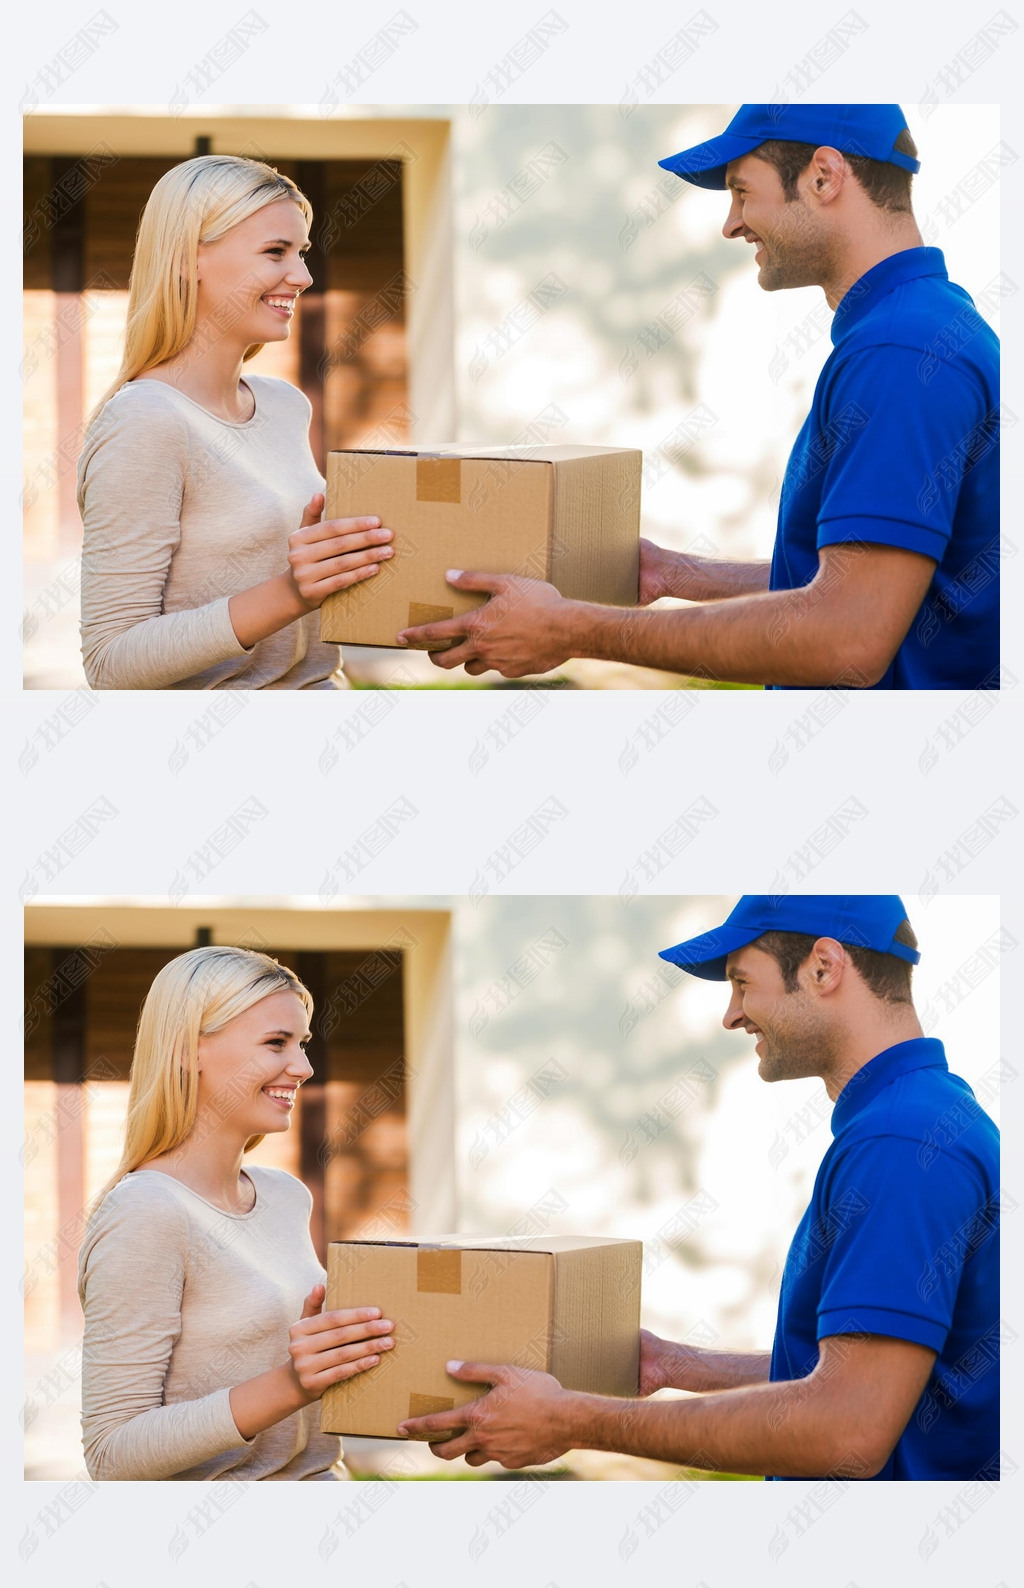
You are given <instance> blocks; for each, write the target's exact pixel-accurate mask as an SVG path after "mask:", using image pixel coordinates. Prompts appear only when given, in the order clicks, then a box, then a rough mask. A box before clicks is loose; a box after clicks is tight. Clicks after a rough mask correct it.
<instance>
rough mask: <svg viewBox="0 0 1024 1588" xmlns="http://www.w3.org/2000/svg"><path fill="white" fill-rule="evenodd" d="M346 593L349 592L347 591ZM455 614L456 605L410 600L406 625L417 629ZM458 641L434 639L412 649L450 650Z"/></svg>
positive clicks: (368, 581)
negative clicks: (435, 605)
mask: <svg viewBox="0 0 1024 1588" xmlns="http://www.w3.org/2000/svg"><path fill="white" fill-rule="evenodd" d="M385 566H386V564H385ZM363 582H364V583H365V584H371V583H372V580H370V579H366V580H364V581H363ZM352 588H353V589H356V588H358V587H357V586H353V587H352ZM345 593H346V595H347V594H348V592H347V591H346V592H345ZM454 615H455V608H454V607H432V606H429V605H428V604H427V603H426V602H425V601H410V602H409V618H408V621H407V623H406V627H407V628H410V629H415V628H419V626H420V624H421V623H443V622H444V620H445V618H450V617H454ZM458 643H459V642H458V640H432V641H430V643H429V644H424V643H422V642H421V643H420V644H419V645H413V646H412V647H411V649H412V650H414V651H450V650H451V648H452V646H453V645H458Z"/></svg>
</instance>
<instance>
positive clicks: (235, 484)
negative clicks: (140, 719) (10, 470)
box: [78, 375, 346, 689]
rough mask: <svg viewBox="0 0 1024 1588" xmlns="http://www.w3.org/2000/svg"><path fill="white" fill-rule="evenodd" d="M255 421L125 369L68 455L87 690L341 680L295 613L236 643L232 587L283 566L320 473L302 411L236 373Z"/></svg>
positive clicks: (267, 385)
mask: <svg viewBox="0 0 1024 1588" xmlns="http://www.w3.org/2000/svg"><path fill="white" fill-rule="evenodd" d="M245 384H246V385H247V386H249V387H250V389H251V390H252V393H253V396H254V398H255V403H256V408H255V412H254V414H253V416H252V418H251V419H249V420H246V421H245V422H244V423H239V424H236V423H233V422H232V421H230V420H227V419H219V418H218V417H217V416H216V414H212V413H209V412H207V410H206V409H205V408H203V407H201V406H200V405H199V404H198V403H196V402H193V400H192V399H191V398H190V397H186V396H185V394H184V393H183V392H181V391H178V389H177V388H176V387H174V386H168V385H167V384H166V383H165V382H164V381H159V380H144V379H143V380H134V381H129V382H128V384H127V385H126V386H122V388H121V390H120V391H119V392H117V393H116V395H115V396H113V397H111V399H110V401H109V402H107V403H106V404H105V405H104V407H103V409H102V411H101V412H100V414H99V416H98V417H97V419H96V420H95V422H94V423H93V425H92V426H91V427H90V429H89V432H88V434H87V436H86V439H85V445H84V447H83V449H82V453H81V456H80V458H79V462H78V506H79V510H80V512H81V514H82V523H83V527H84V538H83V544H82V657H83V661H84V664H85V675H86V678H87V680H88V682H89V683H90V684H91V685H92V687H93V688H94V689H344V688H345V687H346V682H345V679H344V676H343V674H342V673H341V648H340V646H338V645H327V644H325V643H324V642H323V641H322V640H321V639H320V638H319V625H320V615H319V613H318V612H310V613H307V614H306V616H305V617H301V618H298V619H296V621H295V622H294V623H289V624H288V625H287V626H286V627H285V628H283V629H279V630H278V631H277V633H276V634H271V635H269V636H268V637H267V638H266V639H265V640H258V641H257V642H256V644H255V645H252V646H250V647H249V648H248V649H246V648H245V647H244V646H242V645H240V644H239V643H238V640H237V639H236V637H235V632H234V629H233V628H232V627H231V621H230V619H229V617H228V599H229V597H230V596H233V595H237V594H239V593H240V592H241V591H243V590H247V589H249V588H250V587H251V586H253V585H257V584H260V583H262V581H263V580H264V579H271V578H274V577H275V576H276V575H278V574H282V573H286V572H287V569H288V536H289V535H290V534H291V533H292V531H293V530H296V529H298V527H299V524H300V523H301V521H302V510H303V508H304V507H305V506H306V504H307V503H308V501H309V499H310V497H311V496H312V495H313V494H314V492H316V491H322V490H323V489H324V481H323V478H322V476H321V474H320V473H319V471H318V469H317V467H316V464H315V462H314V460H313V455H312V453H311V451H310V447H309V423H310V416H311V413H312V409H311V407H310V403H309V399H308V398H307V397H306V395H305V393H304V392H301V391H299V390H298V388H297V387H295V386H291V385H289V384H288V382H287V381H283V380H275V379H273V378H271V377H270V376H266V375H247V376H246V377H245Z"/></svg>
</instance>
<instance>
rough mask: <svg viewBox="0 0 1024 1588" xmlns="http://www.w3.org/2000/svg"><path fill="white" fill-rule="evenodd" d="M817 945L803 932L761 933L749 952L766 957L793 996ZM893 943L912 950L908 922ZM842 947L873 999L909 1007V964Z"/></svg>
mask: <svg viewBox="0 0 1024 1588" xmlns="http://www.w3.org/2000/svg"><path fill="white" fill-rule="evenodd" d="M817 941H818V938H817V937H813V936H811V935H810V934H809V933H807V932H765V933H764V934H763V936H761V937H759V938H758V939H757V941H756V942H755V943H751V945H750V946H751V948H759V949H761V951H762V952H763V953H765V954H770V955H771V957H772V959H773V960H774V961H775V963H776V965H778V967H779V970H780V971H781V972H782V982H783V986H784V987H785V989H786V991H787V992H796V990H797V987H798V985H799V982H798V978H797V972H798V971H799V969H800V966H801V965H803V964H804V963H805V961H806V959H807V956H808V955H809V954H810V952H811V949H812V948H813V947H814V945H815V943H816V942H817ZM894 941H895V942H897V943H902V944H903V945H904V947H905V948H916V947H917V938H916V937H915V936H914V929H913V927H912V926H911V924H910V922H909V921H902V922H901V923H900V925H899V926H898V927H897V929H896V932H895V934H894ZM843 947H844V948H845V950H846V952H847V953H848V954H849V956H850V958H851V959H852V961H853V965H854V969H855V970H856V971H857V974H858V975H859V976H860V977H861V979H862V980H863V981H865V982H866V983H867V985H868V987H869V988H870V989H871V991H872V992H873V993H874V995H875V997H876V998H883V999H884V1000H885V1002H886V1003H891V1004H909V1003H911V1002H913V1000H912V998H911V994H910V978H911V973H912V971H913V969H914V967H913V965H911V964H910V962H909V960H905V959H900V958H899V956H898V955H896V954H880V953H879V952H878V951H877V949H873V948H859V947H858V946H857V945H856V944H855V943H844V944H843Z"/></svg>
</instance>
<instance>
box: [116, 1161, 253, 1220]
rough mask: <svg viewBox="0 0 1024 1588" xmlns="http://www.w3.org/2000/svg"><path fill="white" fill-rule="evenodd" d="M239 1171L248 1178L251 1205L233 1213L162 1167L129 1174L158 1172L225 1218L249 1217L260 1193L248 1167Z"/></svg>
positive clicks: (137, 1170) (138, 1170)
mask: <svg viewBox="0 0 1024 1588" xmlns="http://www.w3.org/2000/svg"><path fill="white" fill-rule="evenodd" d="M241 1172H242V1174H244V1175H245V1178H246V1179H247V1180H248V1182H249V1184H250V1185H251V1186H252V1191H253V1204H252V1207H251V1208H248V1209H247V1210H246V1212H244V1213H233V1212H232V1211H231V1209H230V1208H222V1207H221V1206H220V1204H219V1203H218V1202H211V1201H210V1199H209V1198H208V1197H204V1196H202V1195H201V1194H200V1193H199V1192H198V1191H193V1189H192V1187H191V1186H190V1185H186V1184H185V1182H184V1180H179V1179H178V1177H177V1176H176V1175H173V1174H167V1173H165V1171H164V1170H163V1169H133V1170H132V1171H131V1174H132V1175H136V1174H158V1175H159V1176H160V1177H161V1179H163V1180H170V1181H171V1182H172V1183H173V1184H174V1185H177V1186H180V1187H181V1189H182V1190H183V1191H187V1192H188V1194H189V1196H192V1197H195V1199H196V1201H197V1202H202V1204H203V1205H204V1207H208V1208H212V1210H213V1212H214V1213H220V1214H222V1215H223V1217H224V1218H226V1219H251V1218H252V1216H253V1214H254V1213H256V1212H257V1210H258V1209H259V1206H260V1194H259V1191H258V1189H257V1187H256V1182H255V1180H254V1179H253V1177H252V1175H251V1174H250V1173H249V1171H248V1169H243V1170H242V1171H241ZM130 1178H131V1175H126V1176H125V1179H130Z"/></svg>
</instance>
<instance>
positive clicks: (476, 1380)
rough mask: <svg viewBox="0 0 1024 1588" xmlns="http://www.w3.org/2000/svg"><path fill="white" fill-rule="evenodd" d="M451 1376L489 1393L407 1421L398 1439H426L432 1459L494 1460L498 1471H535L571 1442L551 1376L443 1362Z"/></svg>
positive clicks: (562, 1394) (562, 1399)
mask: <svg viewBox="0 0 1024 1588" xmlns="http://www.w3.org/2000/svg"><path fill="white" fill-rule="evenodd" d="M447 1366H448V1372H449V1374H450V1375H451V1377H452V1378H457V1379H462V1380H463V1381H465V1382H468V1383H471V1384H490V1385H491V1386H492V1388H491V1390H490V1392H489V1393H488V1394H486V1395H483V1396H481V1398H480V1399H479V1400H476V1401H470V1402H469V1404H468V1405H466V1406H456V1407H455V1408H454V1410H453V1411H450V1412H432V1413H431V1415H430V1416H429V1417H410V1418H406V1420H405V1422H402V1423H399V1425H398V1432H399V1435H400V1436H402V1437H404V1438H408V1439H427V1440H429V1441H430V1442H431V1443H430V1448H431V1450H432V1451H433V1453H434V1455H435V1456H440V1457H441V1458H442V1459H443V1460H444V1461H453V1460H454V1459H455V1457H456V1456H465V1458H466V1462H467V1464H468V1465H469V1466H471V1467H480V1466H482V1465H483V1463H484V1462H485V1461H500V1462H501V1465H502V1466H503V1467H512V1468H515V1469H519V1468H520V1467H535V1466H540V1465H542V1464H543V1463H544V1462H545V1461H555V1460H556V1459H557V1458H558V1457H559V1456H564V1455H565V1452H566V1451H567V1450H568V1449H569V1448H570V1444H571V1441H570V1440H568V1439H567V1438H566V1437H564V1436H563V1432H562V1428H561V1427H560V1422H561V1420H562V1414H564V1409H565V1407H566V1405H567V1404H568V1402H569V1400H570V1398H571V1397H570V1395H569V1392H568V1391H567V1390H564V1389H563V1388H562V1386H561V1385H560V1384H559V1382H558V1380H557V1379H556V1378H552V1376H551V1374H550V1373H538V1372H535V1371H532V1370H530V1369H527V1368H520V1367H493V1366H489V1365H488V1364H486V1363H482V1362H449V1363H448V1364H447Z"/></svg>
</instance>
